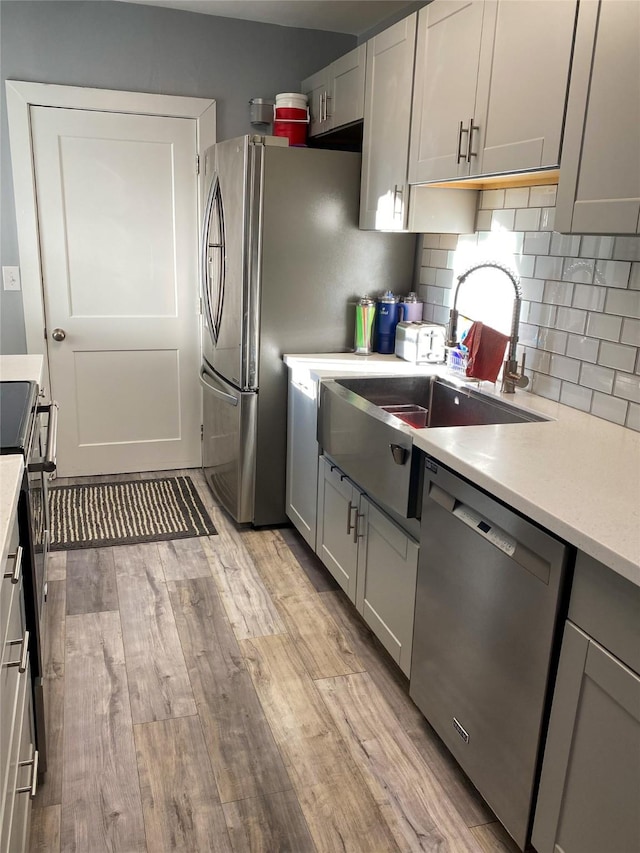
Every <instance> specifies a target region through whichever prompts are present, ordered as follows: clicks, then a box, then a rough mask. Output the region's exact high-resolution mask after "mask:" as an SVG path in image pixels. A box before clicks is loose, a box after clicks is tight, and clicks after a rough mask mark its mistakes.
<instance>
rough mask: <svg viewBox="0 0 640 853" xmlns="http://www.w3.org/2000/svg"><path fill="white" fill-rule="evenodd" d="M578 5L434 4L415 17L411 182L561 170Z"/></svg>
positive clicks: (528, 1) (565, 1)
mask: <svg viewBox="0 0 640 853" xmlns="http://www.w3.org/2000/svg"><path fill="white" fill-rule="evenodd" d="M575 11H576V3H575V2H569V0H435V2H433V3H431V4H429V6H427V7H425V8H424V9H422V10H421V11H420V13H419V16H418V39H417V51H416V68H415V82H414V95H413V117H412V130H411V147H410V155H409V181H410V183H423V182H428V181H444V180H455V179H456V178H464V177H470V176H481V175H496V174H503V173H508V172H522V171H527V170H536V169H545V168H552V167H555V166H557V165H558V164H559V160H560V143H561V137H562V126H563V120H564V113H565V104H566V95H567V85H568V78H569V65H570V60H571V49H572V44H573V36H574V27H575Z"/></svg>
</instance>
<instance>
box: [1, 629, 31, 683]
mask: <svg viewBox="0 0 640 853" xmlns="http://www.w3.org/2000/svg"><path fill="white" fill-rule="evenodd" d="M7 645H8V646H19V645H22V652H21V654H20V659H19V660H9V661H7V662H6V663H5V666H6V667H7V668H8V667H11V666H17V667H18V672H21V673H22V672H26V671H27V656H28V654H29V632H28V631H25V632H24V636H23V638H22V639H21V640H9V642H8V643H7Z"/></svg>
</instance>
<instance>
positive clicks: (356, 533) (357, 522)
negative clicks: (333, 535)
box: [353, 509, 364, 545]
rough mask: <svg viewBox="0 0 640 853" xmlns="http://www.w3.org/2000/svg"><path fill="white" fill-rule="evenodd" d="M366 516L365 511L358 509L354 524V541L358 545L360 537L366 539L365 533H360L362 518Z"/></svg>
mask: <svg viewBox="0 0 640 853" xmlns="http://www.w3.org/2000/svg"><path fill="white" fill-rule="evenodd" d="M361 518H364V513H363V512H358V511H357V509H356V519H355V524H354V525H353V541H354V543H355V544H356V545H357V544H358V539H364V533H360V519H361Z"/></svg>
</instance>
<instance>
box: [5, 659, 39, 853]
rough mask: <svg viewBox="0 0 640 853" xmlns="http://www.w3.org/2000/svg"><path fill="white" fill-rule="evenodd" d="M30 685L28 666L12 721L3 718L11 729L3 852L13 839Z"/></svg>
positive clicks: (15, 704) (6, 777)
mask: <svg viewBox="0 0 640 853" xmlns="http://www.w3.org/2000/svg"><path fill="white" fill-rule="evenodd" d="M11 669H12V670H13V671H15V672H16V673H17V672H18V669H17V667H12V668H11ZM29 684H30V670H29V667H28V666H27V669H26V671H25V672H24V673H21V674H20V675H19V681H18V689H17V691H15V694H14V696H15V701H14V703H13V705H12V707H11V709H10V711H11V719H10V720H5V719H4V718H3V720H2V727H3V729H4V727H5V725H6V724H7V722H8V724H9V726H8V727H9V729H10V737H9V741H8V747H9V748H8V755H7V760H6V761H5V762H3V764H2V780H3V790H2V792H0V796H1V799H0V850H3V851H4V850H8V849H9V839H10V838H11V831H12V830H11V826H12V817H13V809H14V803H15V797H16V793H15V791H16V788H17V782H18V769H19V768H18V762H19V761H21V760H22V759H21V757H20V755H21V752H20V746H21V739H22V728H23V720H24V718H25V714H28V713H29V710H28V709H30V707H31V706H30V704H28V699H29V690H28V687H29ZM20 769H21V768H20ZM18 796H19V795H18Z"/></svg>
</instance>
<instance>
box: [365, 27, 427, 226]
mask: <svg viewBox="0 0 640 853" xmlns="http://www.w3.org/2000/svg"><path fill="white" fill-rule="evenodd" d="M416 23H417V15H416V14H413V15H409V17H407V18H404V19H403V20H402V21H399V22H398V23H397V24H394V26H392V27H389V29H388V30H385V31H384V32H383V33H380V35H378V36H376V37H375V38H373V39H371V40H370V41H368V42H367V45H366V47H367V73H366V89H365V110H364V133H363V140H362V184H361V194H360V228H363V229H374V230H376V229H377V230H382V231H402V230H403V229H405V228H406V227H407V209H408V201H409V198H408V190H409V188H408V185H407V164H408V158H409V126H410V122H411V90H412V86H413V61H414V56H415V41H416Z"/></svg>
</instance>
